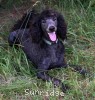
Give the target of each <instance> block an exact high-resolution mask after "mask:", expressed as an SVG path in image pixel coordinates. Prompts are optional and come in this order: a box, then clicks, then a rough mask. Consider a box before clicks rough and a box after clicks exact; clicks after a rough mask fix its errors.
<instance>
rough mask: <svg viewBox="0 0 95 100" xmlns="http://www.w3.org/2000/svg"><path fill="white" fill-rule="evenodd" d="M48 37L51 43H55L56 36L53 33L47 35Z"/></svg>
mask: <svg viewBox="0 0 95 100" xmlns="http://www.w3.org/2000/svg"><path fill="white" fill-rule="evenodd" d="M48 35H49V38H50V39H51V41H56V34H55V32H51V33H48Z"/></svg>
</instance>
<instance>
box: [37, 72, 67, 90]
mask: <svg viewBox="0 0 95 100" xmlns="http://www.w3.org/2000/svg"><path fill="white" fill-rule="evenodd" d="M37 77H38V78H41V79H42V80H44V81H48V82H49V81H51V82H52V83H53V84H54V86H55V87H56V86H58V87H59V86H60V87H61V90H62V91H63V92H66V91H67V90H68V89H69V87H68V85H65V84H63V83H62V82H61V80H59V79H57V78H54V77H51V76H49V75H48V74H47V72H42V71H39V72H38V73H37Z"/></svg>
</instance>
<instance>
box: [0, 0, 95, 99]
mask: <svg viewBox="0 0 95 100" xmlns="http://www.w3.org/2000/svg"><path fill="white" fill-rule="evenodd" d="M76 1H77V2H78V3H77V4H76V3H75V2H74V0H68V1H67V0H64V2H63V1H62V0H59V3H58V4H57V5H56V4H55V5H53V7H54V8H57V9H58V10H59V11H61V13H63V14H64V16H65V19H66V22H67V23H68V40H67V42H66V44H65V47H66V53H65V56H66V60H67V63H69V64H76V65H81V66H82V67H83V68H85V69H87V70H88V71H89V75H88V76H86V78H83V77H82V76H81V75H80V74H79V73H77V72H74V71H72V69H70V68H68V69H61V70H58V69H53V70H51V71H49V74H50V75H52V76H55V77H57V78H59V79H61V80H62V81H63V82H64V83H68V84H69V85H70V87H71V89H70V90H68V91H67V93H66V94H64V96H63V97H61V98H63V99H64V100H69V99H70V100H94V99H95V74H94V73H95V9H94V7H92V6H91V5H92V3H93V0H90V1H89V2H87V5H86V6H84V5H83V4H82V3H81V2H80V1H79V0H76ZM62 2H63V3H62ZM49 3H50V4H51V7H52V3H51V2H49ZM93 4H94V3H93ZM10 24H11V21H10V23H7V22H6V23H5V24H3V25H0V30H1V32H0V100H20V99H19V98H20V97H22V98H23V99H22V100H42V99H45V100H46V98H49V99H50V100H58V98H59V96H51V95H50V94H49V95H48V94H47V96H40V95H37V93H36V94H35V96H32V95H27V96H26V97H25V89H30V91H32V92H33V91H35V90H38V91H44V92H45V93H46V91H48V92H47V93H51V92H52V91H53V90H55V92H57V91H59V92H60V93H61V90H60V89H59V88H56V89H54V88H53V85H52V84H51V83H48V82H43V81H42V80H40V79H37V77H36V69H34V67H33V66H32V64H31V62H28V60H27V58H26V56H25V54H24V53H23V51H22V50H20V49H19V50H16V49H15V48H11V47H9V46H8V42H7V37H8V34H9V33H8V32H9V29H8V28H9V26H10ZM30 66H31V70H30ZM1 83H2V84H1ZM38 94H39V93H38ZM55 94H56V93H55ZM63 99H62V100H63Z"/></svg>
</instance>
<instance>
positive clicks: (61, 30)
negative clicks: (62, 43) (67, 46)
mask: <svg viewBox="0 0 95 100" xmlns="http://www.w3.org/2000/svg"><path fill="white" fill-rule="evenodd" d="M57 22H58V26H57V35H58V36H59V37H60V38H61V39H62V40H64V39H66V38H67V36H66V34H67V24H66V22H65V20H64V17H63V16H62V15H61V14H59V13H58V16H57Z"/></svg>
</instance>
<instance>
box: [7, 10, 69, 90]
mask: <svg viewBox="0 0 95 100" xmlns="http://www.w3.org/2000/svg"><path fill="white" fill-rule="evenodd" d="M53 16H55V17H56V18H57V31H56V35H57V38H58V41H57V42H50V43H51V45H50V44H48V43H47V42H46V41H44V40H43V38H47V37H44V34H45V33H44V31H43V30H42V27H41V20H42V19H43V18H46V17H48V18H49V17H53ZM66 34H67V25H66V23H65V20H64V18H63V16H62V15H61V14H60V13H58V12H57V11H54V10H51V9H46V10H44V11H43V12H41V13H36V12H34V11H31V12H29V13H28V14H25V15H24V16H23V17H22V19H20V20H18V21H17V23H16V24H15V25H14V27H13V28H12V32H11V33H10V35H9V43H10V45H13V44H14V43H15V44H16V43H19V44H21V45H22V49H23V51H24V52H25V54H26V56H27V58H29V59H30V60H31V61H32V62H33V63H34V64H35V66H36V68H37V69H38V73H37V76H38V78H41V79H43V80H45V81H52V82H53V84H54V85H56V86H59V85H60V84H62V83H61V81H60V80H59V79H56V78H53V77H51V76H49V75H48V74H47V71H45V72H44V70H49V69H52V68H60V67H66V63H65V59H64V45H63V43H62V42H61V41H60V38H61V40H63V41H64V39H66ZM62 88H63V91H65V90H66V88H68V87H67V86H66V85H64V84H62Z"/></svg>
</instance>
